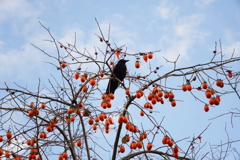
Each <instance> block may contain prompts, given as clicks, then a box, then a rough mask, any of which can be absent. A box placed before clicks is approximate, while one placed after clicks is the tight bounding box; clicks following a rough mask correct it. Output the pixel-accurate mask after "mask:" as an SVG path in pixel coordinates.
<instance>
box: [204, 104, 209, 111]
mask: <svg viewBox="0 0 240 160" xmlns="http://www.w3.org/2000/svg"><path fill="white" fill-rule="evenodd" d="M204 111H205V112H208V111H209V106H208V105H207V104H205V106H204Z"/></svg>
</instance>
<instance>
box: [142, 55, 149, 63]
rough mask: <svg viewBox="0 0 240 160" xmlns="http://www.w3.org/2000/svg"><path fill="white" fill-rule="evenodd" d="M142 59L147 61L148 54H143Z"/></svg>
mask: <svg viewBox="0 0 240 160" xmlns="http://www.w3.org/2000/svg"><path fill="white" fill-rule="evenodd" d="M143 60H144V61H145V62H148V56H147V55H146V54H144V55H143Z"/></svg>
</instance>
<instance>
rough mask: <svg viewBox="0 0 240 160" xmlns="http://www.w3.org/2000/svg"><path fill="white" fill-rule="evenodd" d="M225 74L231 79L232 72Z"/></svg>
mask: <svg viewBox="0 0 240 160" xmlns="http://www.w3.org/2000/svg"><path fill="white" fill-rule="evenodd" d="M227 72H228V77H229V78H232V71H230V70H228V71H227Z"/></svg>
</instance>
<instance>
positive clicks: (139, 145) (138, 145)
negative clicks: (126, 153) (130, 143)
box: [137, 141, 143, 149]
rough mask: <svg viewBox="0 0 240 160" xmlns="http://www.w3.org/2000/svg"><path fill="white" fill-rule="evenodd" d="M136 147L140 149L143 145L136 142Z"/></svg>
mask: <svg viewBox="0 0 240 160" xmlns="http://www.w3.org/2000/svg"><path fill="white" fill-rule="evenodd" d="M137 147H138V148H139V149H141V148H142V147H143V144H142V142H141V141H138V142H137Z"/></svg>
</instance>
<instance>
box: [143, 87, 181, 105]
mask: <svg viewBox="0 0 240 160" xmlns="http://www.w3.org/2000/svg"><path fill="white" fill-rule="evenodd" d="M162 97H164V98H165V99H168V100H169V101H170V102H171V105H172V107H175V106H176V105H177V103H176V100H175V99H174V97H175V95H174V93H173V92H167V91H165V92H163V91H161V90H160V89H159V88H158V87H155V88H153V89H152V93H149V94H148V100H149V101H151V103H152V104H153V105H154V104H156V103H157V102H160V103H161V104H164V99H163V98H162ZM147 106H148V107H150V109H151V105H149V104H146V107H147ZM146 107H145V106H144V108H146Z"/></svg>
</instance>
